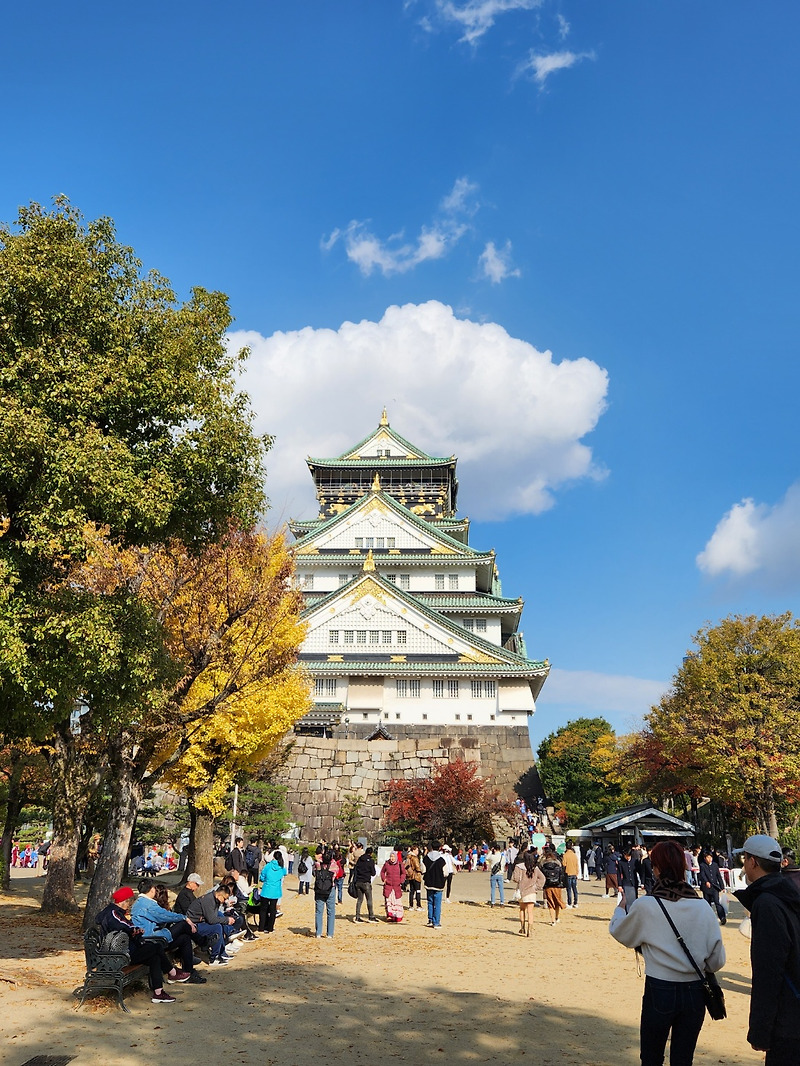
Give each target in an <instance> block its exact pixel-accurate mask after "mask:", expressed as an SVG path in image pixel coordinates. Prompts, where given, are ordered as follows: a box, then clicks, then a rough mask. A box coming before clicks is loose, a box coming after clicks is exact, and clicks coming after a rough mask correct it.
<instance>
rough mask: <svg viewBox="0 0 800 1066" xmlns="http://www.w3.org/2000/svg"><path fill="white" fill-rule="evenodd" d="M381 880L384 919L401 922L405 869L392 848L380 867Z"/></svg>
mask: <svg viewBox="0 0 800 1066" xmlns="http://www.w3.org/2000/svg"><path fill="white" fill-rule="evenodd" d="M381 881H382V882H383V902H384V905H385V907H386V921H387V922H402V920H403V885H404V884H405V871H404V869H403V866H402V864H401V863H400V861H399V859H398V857H397V852H396V851H394V850H392V853H391V855H390V856H389V858H388V859H387V860H386V862H385V863H384V864H383V866H382V867H381Z"/></svg>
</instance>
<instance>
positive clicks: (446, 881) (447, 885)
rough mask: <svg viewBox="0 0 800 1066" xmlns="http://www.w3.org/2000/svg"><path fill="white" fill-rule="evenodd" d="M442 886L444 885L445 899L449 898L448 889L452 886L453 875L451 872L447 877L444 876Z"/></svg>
mask: <svg viewBox="0 0 800 1066" xmlns="http://www.w3.org/2000/svg"><path fill="white" fill-rule="evenodd" d="M444 887H445V892H444V896H445V899H450V889H451V888H452V887H453V875H452V874H448V875H447V877H445V879H444Z"/></svg>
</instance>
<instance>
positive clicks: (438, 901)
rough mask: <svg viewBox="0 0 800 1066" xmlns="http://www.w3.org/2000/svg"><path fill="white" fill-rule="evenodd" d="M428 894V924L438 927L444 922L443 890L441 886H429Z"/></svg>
mask: <svg viewBox="0 0 800 1066" xmlns="http://www.w3.org/2000/svg"><path fill="white" fill-rule="evenodd" d="M427 895H428V924H429V925H435V926H436V927H437V928H438V927H439V926H440V925H441V924H442V890H441V888H429V889H428V890H427Z"/></svg>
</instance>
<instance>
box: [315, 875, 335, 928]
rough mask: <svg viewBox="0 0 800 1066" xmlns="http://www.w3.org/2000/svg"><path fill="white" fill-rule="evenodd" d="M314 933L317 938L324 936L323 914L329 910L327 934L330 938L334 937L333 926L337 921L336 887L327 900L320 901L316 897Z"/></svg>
mask: <svg viewBox="0 0 800 1066" xmlns="http://www.w3.org/2000/svg"><path fill="white" fill-rule="evenodd" d="M314 909H315V914H314V932H315V933H316V935H317V936H322V913H323V911H325V910H327V912H328V927H327V930H326V932H327V934H328V936H329V937H332V936H333V926H334V923H335V921H336V885H334V886H333V888H332V889H331V890H330V892H329V894H328V898H327V899H318V898H317V897H316V896H315V897H314Z"/></svg>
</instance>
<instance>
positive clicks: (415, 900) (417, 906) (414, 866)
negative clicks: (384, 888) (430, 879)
mask: <svg viewBox="0 0 800 1066" xmlns="http://www.w3.org/2000/svg"><path fill="white" fill-rule="evenodd" d="M405 867H406V883H407V885H408V909H409V910H410V911H413V910H417V911H421V910H422V893H421V888H422V866H421V865H420V861H419V848H418V847H417V846H416V844H415V845H413V846H412V847H410V848H409V849H408V855H406V861H405Z"/></svg>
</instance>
